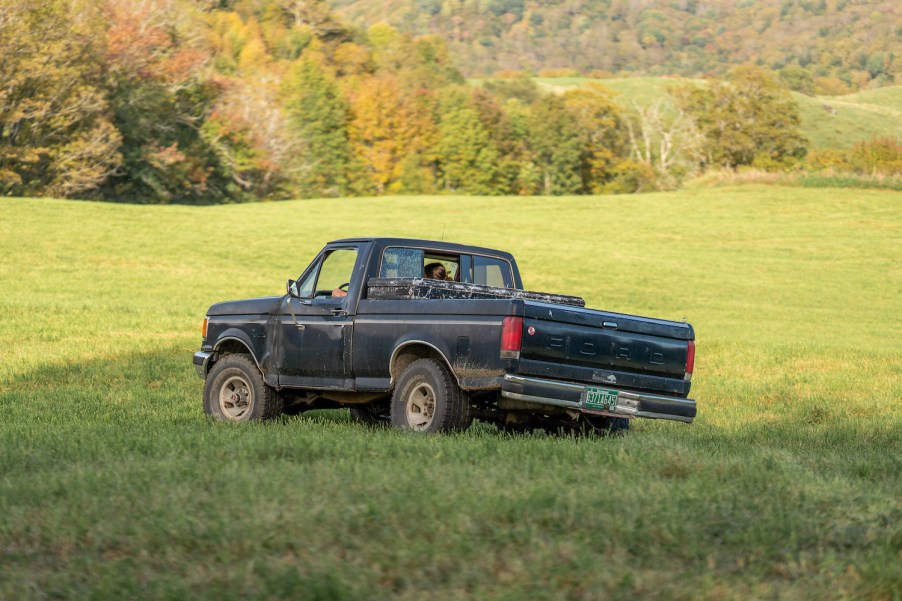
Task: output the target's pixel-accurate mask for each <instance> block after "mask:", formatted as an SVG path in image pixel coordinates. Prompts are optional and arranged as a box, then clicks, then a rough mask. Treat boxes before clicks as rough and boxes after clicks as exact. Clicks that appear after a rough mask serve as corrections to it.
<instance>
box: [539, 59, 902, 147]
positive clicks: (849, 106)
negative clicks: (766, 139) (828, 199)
mask: <svg viewBox="0 0 902 601" xmlns="http://www.w3.org/2000/svg"><path fill="white" fill-rule="evenodd" d="M537 81H538V82H539V84H540V85H541V86H542V87H544V88H545V89H549V90H556V91H561V90H566V89H568V88H572V87H578V86H582V85H585V84H586V83H589V82H597V83H600V84H602V85H603V86H605V87H607V88H610V89H611V90H613V91H614V92H616V93H617V96H616V100H617V102H618V103H619V104H620V105H621V106H622V108H623V109H624V110H627V111H629V110H633V109H634V106H635V105H638V106H651V105H653V104H655V103H657V102H661V103H663V105H664V106H665V108H666V107H670V106H671V105H672V103H671V101H670V97H669V95H668V93H667V88H668V87H670V86H674V85H681V84H683V83H685V82H687V81H690V82H693V83H695V84H697V85H700V84H703V82H704V80H699V79H695V80H686V79H680V78H668V77H628V78H612V79H590V78H585V77H561V78H537ZM792 96H793V98H794V99H795V101H796V103H797V104H798V106H799V116H800V117H801V119H802V123H801V126H800V128H799V129H800V131H801V132H802V135H804V136H805V137H806V138H807V139H808V140H809V142H810V148H811V149H823V148H851V147H852V146H854V145H855V144H857V143H858V142H862V141H867V140H872V139H874V138H885V137H890V138H896V139H902V86H895V87H887V88H878V89H876V90H868V91H865V92H860V93H857V94H850V95H848V96H816V97H811V96H805V95H804V94H798V93H795V92H793V94H792Z"/></svg>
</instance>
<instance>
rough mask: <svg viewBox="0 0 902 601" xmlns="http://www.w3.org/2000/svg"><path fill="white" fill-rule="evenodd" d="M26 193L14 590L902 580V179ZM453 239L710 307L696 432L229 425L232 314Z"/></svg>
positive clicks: (487, 589)
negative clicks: (318, 272) (891, 188)
mask: <svg viewBox="0 0 902 601" xmlns="http://www.w3.org/2000/svg"><path fill="white" fill-rule="evenodd" d="M0 211H2V214H3V216H4V218H3V220H0V281H3V282H4V284H5V285H4V290H3V294H2V295H0V311H2V315H3V319H2V320H0V354H2V361H0V412H2V415H3V417H2V419H0V455H2V457H3V460H2V461H0V555H2V560H0V561H2V567H3V569H2V577H0V599H26V598H44V597H48V598H54V597H56V598H66V599H92V598H172V599H179V598H196V599H217V600H222V599H246V598H260V599H284V598H309V599H361V598H367V599H388V598H393V599H474V598H479V599H484V598H498V599H501V598H503V599H597V598H609V599H634V598H638V597H641V598H651V599H690V598H691V599H712V600H713V599H718V600H720V599H749V598H762V599H763V598H769V599H770V598H780V599H828V598H858V599H874V600H877V599H894V598H899V597H900V596H902V562H900V561H899V559H900V555H899V552H900V548H902V506H900V504H899V499H900V498H902V476H900V473H902V408H900V404H899V399H900V398H902V380H900V378H899V373H900V372H902V342H900V341H902V322H900V320H899V319H898V316H899V315H900V314H902V297H900V294H899V292H900V289H902V269H900V265H902V250H900V249H902V194H900V193H892V192H876V191H857V190H800V189H788V188H778V187H763V186H762V187H736V188H719V189H701V190H685V191H681V192H676V193H661V194H649V195H638V196H630V197H579V198H554V199H548V198H501V199H494V200H486V199H481V198H455V197H442V198H380V199H354V200H331V201H303V202H286V203H278V204H275V203H265V204H257V205H232V206H219V207H209V208H198V207H177V206H157V207H144V206H123V205H112V204H100V203H79V202H63V201H53V200H28V199H25V200H23V199H2V200H0ZM443 231H444V232H445V236H444V237H445V239H446V240H453V241H460V242H465V243H472V244H479V245H486V246H495V247H499V248H504V249H507V250H511V251H512V252H514V253H515V255H516V256H517V257H518V260H519V263H520V266H521V269H522V270H523V272H524V279H525V283H526V286H527V287H528V288H531V289H538V290H549V291H555V292H561V293H568V294H580V295H582V296H584V297H585V298H586V300H587V301H588V305H589V306H593V307H601V308H606V309H611V310H614V311H625V312H636V313H640V314H645V315H652V316H657V317H664V318H672V319H681V318H683V317H685V318H687V319H688V320H689V321H690V322H691V323H692V324H693V325H694V326H695V328H696V332H697V337H698V360H697V364H696V374H695V379H694V383H693V396H694V397H695V398H697V399H698V402H699V408H700V413H699V418H698V420H697V421H696V423H694V424H692V425H684V424H676V423H661V422H654V421H637V422H634V423H633V428H632V429H631V431H630V433H629V435H628V436H626V437H622V438H609V439H569V438H558V437H549V436H527V437H509V436H506V435H503V434H501V433H499V432H497V431H495V430H494V429H493V428H490V427H487V426H484V425H479V424H477V425H476V426H474V428H472V429H471V430H470V431H468V432H466V433H464V434H461V435H455V436H435V437H420V436H413V435H407V434H405V433H402V432H398V431H394V430H385V431H372V430H368V429H366V428H363V427H358V426H356V425H354V424H352V423H351V422H350V421H348V419H347V415H346V414H345V413H343V412H317V413H316V414H314V415H304V416H300V417H296V418H285V419H282V420H280V421H277V422H275V423H268V424H251V425H243V426H236V425H230V424H220V423H212V422H210V421H208V420H207V419H205V418H204V416H203V414H202V411H201V402H200V395H201V388H202V383H201V381H200V380H199V379H197V378H196V377H195V375H194V372H193V368H192V366H191V353H192V352H193V351H194V350H196V349H197V347H198V345H199V342H200V325H201V320H202V318H203V314H204V311H205V309H206V307H207V306H208V305H209V304H211V303H213V302H216V301H219V300H225V299H231V298H240V297H249V296H257V295H272V294H280V293H281V291H282V290H283V285H284V281H285V279H286V278H288V277H294V276H296V275H297V274H299V273H300V271H301V270H302V269H303V267H304V266H305V265H306V263H307V262H308V260H309V259H310V258H311V257H312V255H313V253H314V252H316V251H317V250H318V249H319V248H320V247H321V245H322V244H323V243H324V242H326V241H328V240H330V239H334V238H338V237H345V236H353V235H368V234H374V235H377V234H392V235H406V236H418V237H440V236H441V235H442V232H443Z"/></svg>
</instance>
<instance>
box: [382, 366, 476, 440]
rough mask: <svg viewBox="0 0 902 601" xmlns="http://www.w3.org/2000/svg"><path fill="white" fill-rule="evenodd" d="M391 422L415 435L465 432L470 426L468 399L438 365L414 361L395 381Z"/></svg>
mask: <svg viewBox="0 0 902 601" xmlns="http://www.w3.org/2000/svg"><path fill="white" fill-rule="evenodd" d="M391 422H392V424H393V425H395V426H398V427H400V428H404V429H407V430H415V431H417V432H451V431H454V430H466V429H467V428H469V427H470V424H471V423H472V422H473V416H472V411H471V408H470V399H469V397H468V396H467V395H466V393H464V391H462V390H461V389H460V388H459V387H458V386H457V383H456V382H454V381H453V379H452V378H451V375H450V374H449V373H448V371H447V370H446V369H445V367H444V366H443V365H442V364H440V363H438V362H437V361H435V360H433V359H418V360H417V361H414V362H413V363H411V364H410V365H409V366H408V367H407V369H405V370H404V371H403V372H402V373H401V377H400V378H399V379H398V384H397V386H396V387H395V392H394V394H393V395H392V401H391Z"/></svg>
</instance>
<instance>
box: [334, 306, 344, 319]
mask: <svg viewBox="0 0 902 601" xmlns="http://www.w3.org/2000/svg"><path fill="white" fill-rule="evenodd" d="M347 314H348V312H347V311H345V310H344V309H341V308H339V307H336V308H334V309H332V315H335V316H336V317H338V316H340V315H347Z"/></svg>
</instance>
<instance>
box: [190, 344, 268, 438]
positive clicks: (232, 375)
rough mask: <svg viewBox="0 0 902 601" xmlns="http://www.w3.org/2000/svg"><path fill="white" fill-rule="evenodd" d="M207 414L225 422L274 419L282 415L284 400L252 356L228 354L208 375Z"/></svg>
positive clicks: (206, 387)
mask: <svg viewBox="0 0 902 601" xmlns="http://www.w3.org/2000/svg"><path fill="white" fill-rule="evenodd" d="M204 412H206V414H207V415H211V416H213V417H215V418H216V419H220V420H223V421H233V422H246V421H252V420H264V419H273V418H276V417H278V416H279V415H281V414H282V397H281V396H279V393H278V392H277V391H276V390H274V389H273V388H271V387H270V386H267V385H266V383H265V382H264V381H263V374H261V373H260V370H259V369H257V365H256V364H255V363H254V361H253V360H252V359H251V358H250V357H248V356H247V355H227V356H226V357H224V358H223V359H221V360H220V361H218V362H217V363H216V364H215V365H214V366H213V368H212V369H211V370H210V373H209V374H207V380H206V384H205V385H204Z"/></svg>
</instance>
